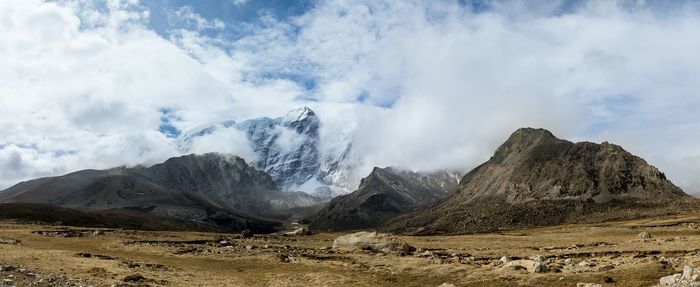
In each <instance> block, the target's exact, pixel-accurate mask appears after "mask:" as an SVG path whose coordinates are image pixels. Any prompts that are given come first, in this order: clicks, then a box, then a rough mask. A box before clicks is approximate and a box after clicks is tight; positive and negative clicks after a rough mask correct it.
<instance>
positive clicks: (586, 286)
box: [576, 283, 603, 287]
mask: <svg viewBox="0 0 700 287" xmlns="http://www.w3.org/2000/svg"><path fill="white" fill-rule="evenodd" d="M576 287H603V285H600V284H598V283H576Z"/></svg>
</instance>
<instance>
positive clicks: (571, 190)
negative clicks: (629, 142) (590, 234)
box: [386, 128, 694, 234]
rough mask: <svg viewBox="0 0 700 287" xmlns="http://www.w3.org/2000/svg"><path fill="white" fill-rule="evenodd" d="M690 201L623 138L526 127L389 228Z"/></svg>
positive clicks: (613, 215) (457, 229) (615, 215)
mask: <svg viewBox="0 0 700 287" xmlns="http://www.w3.org/2000/svg"><path fill="white" fill-rule="evenodd" d="M686 201H687V202H690V203H689V204H691V205H693V203H692V202H694V200H692V199H691V198H690V197H688V196H687V195H686V194H685V193H684V192H683V191H682V190H681V189H680V188H678V187H677V186H675V185H674V184H673V183H671V182H670V181H669V180H668V179H666V176H665V175H664V174H663V173H662V172H660V171H659V170H658V169H657V168H655V167H653V166H651V165H649V164H648V163H647V162H646V161H644V160H643V159H641V158H639V157H637V156H634V155H632V154H630V153H629V152H627V151H625V150H624V149H622V148H621V147H620V146H617V145H614V144H610V143H607V142H605V143H602V144H595V143H590V142H581V143H572V142H569V141H566V140H561V139H558V138H556V137H555V136H554V135H552V133H550V132H549V131H547V130H543V129H531V128H524V129H519V130H517V131H516V132H515V133H513V134H512V135H511V136H510V138H509V139H508V140H507V141H506V142H505V143H504V144H503V145H501V146H500V147H499V148H498V149H497V150H496V152H495V154H494V155H493V157H491V159H490V160H488V161H487V162H485V163H483V164H482V165H480V166H478V167H477V168H475V169H474V170H472V171H471V172H469V173H468V174H467V175H466V176H464V178H463V179H462V180H461V182H460V185H459V187H458V188H457V191H456V192H455V193H454V194H453V195H451V196H449V197H448V198H446V199H444V200H442V201H440V202H438V203H436V204H435V205H433V206H431V207H430V208H428V209H425V210H422V211H419V212H416V213H414V214H410V215H406V216H402V217H400V218H396V219H394V220H392V221H391V222H390V223H389V225H388V226H387V227H386V229H388V230H393V231H399V232H408V233H420V234H431V233H467V232H475V231H488V230H494V229H500V228H513V227H527V226H533V225H548V224H557V223H562V222H567V221H584V220H590V221H597V220H600V221H602V220H606V219H620V218H632V217H639V216H642V215H647V213H659V212H660V213H664V212H674V208H675V206H676V204H678V203H679V202H686ZM681 205H683V206H685V205H684V204H681Z"/></svg>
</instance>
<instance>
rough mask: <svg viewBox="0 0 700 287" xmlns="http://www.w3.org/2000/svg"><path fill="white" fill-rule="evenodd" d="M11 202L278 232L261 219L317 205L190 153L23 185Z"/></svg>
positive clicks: (224, 161)
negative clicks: (143, 164)
mask: <svg viewBox="0 0 700 287" xmlns="http://www.w3.org/2000/svg"><path fill="white" fill-rule="evenodd" d="M0 201H2V202H6V203H41V204H48V205H53V206H60V207H66V208H72V209H79V210H92V211H95V210H103V211H104V210H110V211H112V212H117V211H120V210H121V211H124V212H132V213H133V212H138V213H140V214H142V215H152V216H157V217H164V218H172V219H177V220H186V221H188V222H192V223H195V224H198V225H200V226H204V227H209V228H212V229H219V230H231V231H235V230H241V229H245V228H250V229H256V230H258V231H261V232H262V231H274V230H275V229H276V228H277V227H279V223H277V222H274V221H271V220H266V219H262V218H260V217H265V216H267V215H272V214H275V213H276V212H281V211H283V210H286V209H288V208H292V207H299V206H306V205H311V204H314V203H317V201H318V200H317V199H315V198H313V197H311V196H308V195H305V194H303V193H286V192H282V191H279V190H278V189H277V188H276V186H275V184H274V182H273V180H272V178H271V177H270V176H269V175H267V174H266V173H264V172H261V171H258V170H256V169H254V168H252V167H250V166H248V165H247V164H246V162H245V161H244V160H243V159H241V158H239V157H236V156H231V155H221V154H204V155H187V156H182V157H177V158H171V159H169V160H167V161H166V162H164V163H162V164H157V165H154V166H152V167H149V168H145V167H135V168H115V169H109V170H84V171H79V172H74V173H71V174H67V175H64V176H59V177H51V178H41V179H36V180H31V181H27V182H23V183H20V184H18V185H16V186H13V187H11V188H9V189H7V190H5V191H2V192H0Z"/></svg>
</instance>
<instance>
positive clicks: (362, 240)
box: [333, 231, 416, 254]
mask: <svg viewBox="0 0 700 287" xmlns="http://www.w3.org/2000/svg"><path fill="white" fill-rule="evenodd" d="M333 250H337V251H347V252H358V251H365V250H370V251H374V252H383V253H393V254H406V253H410V252H413V251H415V250H416V249H415V248H414V247H413V246H411V245H408V243H406V242H404V241H402V240H400V239H398V238H396V237H394V236H392V235H389V234H381V233H377V232H364V231H363V232H357V233H352V234H348V235H343V236H340V237H338V238H336V239H335V241H333Z"/></svg>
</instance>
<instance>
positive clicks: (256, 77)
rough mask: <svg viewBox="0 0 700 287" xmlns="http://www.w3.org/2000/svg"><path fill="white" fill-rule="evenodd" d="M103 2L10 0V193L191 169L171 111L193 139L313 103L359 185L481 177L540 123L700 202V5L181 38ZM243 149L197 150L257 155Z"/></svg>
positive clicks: (356, 15) (188, 14) (341, 12)
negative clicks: (441, 172) (60, 178)
mask: <svg viewBox="0 0 700 287" xmlns="http://www.w3.org/2000/svg"><path fill="white" fill-rule="evenodd" d="M89 3H90V2H89V1H88V2H86V1H78V0H76V1H58V2H44V1H39V0H6V1H2V3H0V19H5V20H4V21H0V113H2V116H1V117H0V166H3V167H4V168H5V169H11V168H13V167H14V166H19V165H17V163H18V162H19V163H22V164H21V166H22V169H21V170H22V172H14V171H13V172H3V173H2V175H0V186H7V185H10V184H13V183H14V182H16V181H18V180H21V179H27V178H32V177H36V176H44V175H52V174H57V173H62V172H66V171H71V170H75V169H79V168H104V167H110V166H115V165H122V164H141V163H146V164H147V163H154V162H157V161H159V160H162V159H164V158H167V157H169V156H173V155H177V154H178V151H177V149H176V148H175V144H174V139H172V138H171V137H168V136H167V135H166V134H163V133H161V132H159V131H158V127H159V125H161V124H162V119H161V118H162V112H161V111H162V110H163V109H168V110H173V111H176V113H177V120H173V121H172V122H169V124H170V125H172V126H173V128H176V129H179V130H186V129H189V128H192V127H195V126H199V125H201V124H203V123H207V122H214V121H217V120H220V119H235V120H242V119H246V118H251V117H257V116H271V117H275V116H279V115H283V114H284V113H285V112H286V111H287V110H289V109H292V108H295V107H298V106H302V105H308V106H311V107H312V108H313V109H314V110H315V111H316V112H317V114H318V115H319V117H320V118H321V119H322V121H323V122H324V126H323V130H322V131H321V136H322V137H323V138H324V142H328V143H329V145H332V143H333V140H335V139H337V137H338V136H345V135H347V134H351V135H352V137H353V149H354V152H355V155H354V156H356V157H358V158H360V160H361V161H362V163H363V164H362V167H361V171H360V174H362V173H366V172H368V171H369V170H370V168H371V167H372V166H387V165H395V166H404V167H409V168H414V169H422V170H430V169H438V168H464V169H467V168H471V167H474V166H476V165H477V164H479V163H480V162H482V161H484V160H486V159H488V158H489V157H490V155H491V154H492V153H493V150H494V149H495V148H496V147H497V146H498V145H499V144H500V143H501V142H502V141H503V140H505V139H506V138H507V137H508V135H509V134H510V133H511V132H512V131H513V130H515V129H516V128H518V127H522V126H535V127H544V128H548V129H550V130H552V131H553V132H554V133H555V134H556V135H558V136H560V137H564V138H568V139H572V140H588V141H603V140H608V141H611V142H614V143H618V144H620V145H622V146H624V147H625V148H627V149H628V150H630V151H631V152H633V153H635V154H638V155H640V156H642V157H644V158H646V159H647V160H649V161H650V162H651V163H652V164H654V165H656V166H658V167H659V168H661V169H662V170H663V171H665V172H666V174H667V175H668V176H669V177H670V178H671V179H672V180H673V181H674V182H676V183H677V184H679V185H681V186H682V187H683V188H685V189H686V190H687V191H689V192H700V189H699V188H700V184H699V183H698V181H697V175H698V174H700V148H699V147H698V144H697V143H698V142H700V95H698V93H697V91H700V81H699V80H698V79H697V75H700V56H698V55H697V52H696V51H700V38H699V37H697V36H696V34H697V31H699V30H700V9H699V8H698V5H697V4H695V3H693V2H674V3H668V4H667V5H665V6H662V5H653V4H644V3H641V4H640V3H637V2H630V1H618V2H614V1H587V2H580V3H577V4H575V5H565V3H564V2H558V1H551V2H548V3H546V4H539V5H538V6H533V5H529V4H522V3H521V2H518V1H513V2H511V1H496V2H492V3H491V4H490V6H489V7H488V8H487V9H480V10H477V9H476V8H475V6H472V5H464V4H463V3H459V2H458V1H442V2H435V1H353V2H352V3H349V2H346V1H322V2H318V3H316V4H315V5H314V6H313V7H311V8H310V9H309V10H308V11H306V12H305V13H304V14H302V15H300V16H296V17H291V18H288V19H276V18H274V17H272V16H270V15H267V14H261V18H260V19H259V21H258V22H256V23H251V24H249V25H247V26H245V27H241V26H236V25H227V24H224V23H223V22H222V21H221V20H219V19H205V18H203V17H202V16H201V15H198V14H196V11H194V10H192V9H191V8H183V9H181V10H178V11H179V14H180V15H179V17H181V18H182V19H181V20H182V21H184V22H186V23H189V24H190V25H189V26H192V25H194V26H195V27H173V28H172V29H171V30H170V34H169V36H168V37H163V36H162V35H159V34H156V33H155V32H153V31H150V30H149V29H148V28H147V25H146V23H147V21H148V17H149V13H148V12H149V11H148V10H147V9H145V8H144V7H143V6H142V5H140V3H138V1H106V2H105V3H104V5H103V6H104V7H102V6H100V7H96V6H95V5H94V4H89ZM170 17H178V15H177V13H174V14H173V15H170ZM228 29H243V30H245V32H246V33H245V35H244V36H241V37H236V38H226V36H225V35H226V34H227V33H225V32H226V30H228ZM203 30H216V31H221V33H211V31H209V32H208V33H203V32H202V31H203ZM346 130H347V131H346ZM225 137H230V136H228V135H227V136H224V135H222V136H221V137H210V138H212V140H216V143H214V142H212V143H204V142H203V143H199V146H200V147H201V148H202V149H203V150H206V151H222V152H235V153H242V154H243V156H250V155H246V153H248V152H249V150H248V151H246V150H245V149H244V148H241V149H233V150H232V149H231V148H230V147H226V146H219V145H218V143H221V142H223V141H227V139H226V138H225ZM235 145H236V146H238V144H235ZM46 162H50V164H43V163H46Z"/></svg>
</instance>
